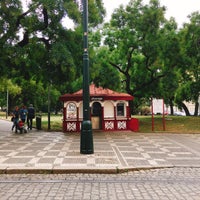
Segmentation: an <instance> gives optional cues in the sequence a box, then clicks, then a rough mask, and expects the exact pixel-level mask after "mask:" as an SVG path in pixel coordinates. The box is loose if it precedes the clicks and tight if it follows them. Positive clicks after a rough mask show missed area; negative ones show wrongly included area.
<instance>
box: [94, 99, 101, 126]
mask: <svg viewBox="0 0 200 200" xmlns="http://www.w3.org/2000/svg"><path fill="white" fill-rule="evenodd" d="M101 112H102V111H101V104H100V103H99V102H94V103H93V105H92V129H101V116H102V115H101Z"/></svg>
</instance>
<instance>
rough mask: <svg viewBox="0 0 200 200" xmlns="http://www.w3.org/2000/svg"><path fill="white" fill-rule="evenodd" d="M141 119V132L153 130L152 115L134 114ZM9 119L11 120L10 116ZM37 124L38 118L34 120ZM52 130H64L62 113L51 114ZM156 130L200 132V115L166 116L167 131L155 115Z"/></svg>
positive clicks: (45, 124)
mask: <svg viewBox="0 0 200 200" xmlns="http://www.w3.org/2000/svg"><path fill="white" fill-rule="evenodd" d="M133 117H134V118H137V119H139V132H143V133H149V132H152V118H151V116H133ZM0 118H1V119H6V115H5V113H3V112H0ZM7 120H10V116H9V117H8V119H7ZM41 122H42V129H43V130H48V116H47V114H42V115H41ZM33 125H34V126H36V119H34V121H33ZM50 129H51V131H62V115H61V114H59V115H55V114H51V116H50ZM154 132H170V133H200V117H194V116H165V131H163V119H162V116H161V115H158V116H154Z"/></svg>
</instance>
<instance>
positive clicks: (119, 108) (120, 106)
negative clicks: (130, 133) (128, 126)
mask: <svg viewBox="0 0 200 200" xmlns="http://www.w3.org/2000/svg"><path fill="white" fill-rule="evenodd" d="M124 114H125V113H124V103H118V104H117V116H124Z"/></svg>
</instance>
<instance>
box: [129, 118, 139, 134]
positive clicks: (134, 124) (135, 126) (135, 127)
mask: <svg viewBox="0 0 200 200" xmlns="http://www.w3.org/2000/svg"><path fill="white" fill-rule="evenodd" d="M129 129H130V130H132V131H135V132H137V131H139V120H138V119H136V118H131V120H130V121H129Z"/></svg>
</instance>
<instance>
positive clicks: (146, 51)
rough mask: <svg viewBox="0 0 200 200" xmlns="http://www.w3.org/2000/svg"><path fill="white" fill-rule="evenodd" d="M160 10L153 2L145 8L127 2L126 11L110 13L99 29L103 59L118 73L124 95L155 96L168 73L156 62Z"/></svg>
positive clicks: (159, 47)
mask: <svg viewBox="0 0 200 200" xmlns="http://www.w3.org/2000/svg"><path fill="white" fill-rule="evenodd" d="M164 11H165V7H161V6H160V4H159V1H157V0H152V1H150V4H149V5H144V4H143V3H142V0H131V1H130V3H129V4H128V6H127V7H126V8H124V7H123V6H120V7H119V8H118V9H116V10H115V11H114V13H113V14H112V19H111V21H110V23H108V24H106V25H105V26H104V28H103V30H102V32H103V35H104V45H106V46H107V47H108V51H107V56H106V60H107V62H108V63H109V65H110V66H112V68H113V70H117V71H118V73H120V75H119V76H118V77H120V82H121V84H119V89H121V88H120V87H121V85H123V86H124V90H125V91H126V92H127V93H129V94H131V95H133V96H135V97H137V98H149V97H150V96H152V95H154V96H155V95H157V94H156V92H157V91H158V90H157V88H158V87H159V80H160V79H161V78H162V77H164V76H166V74H167V71H168V70H167V69H166V67H168V66H165V65H164V64H163V61H162V60H161V59H160V51H162V48H163V46H162V42H163V38H162V34H161V27H162V26H163V24H164V23H165V21H166V20H165V18H164ZM99 56H100V54H99ZM104 60H105V59H104ZM102 67H104V66H102ZM105 67H106V66H105ZM101 71H103V70H101ZM104 71H105V72H106V70H105V69H104ZM107 76H108V75H107Z"/></svg>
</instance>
